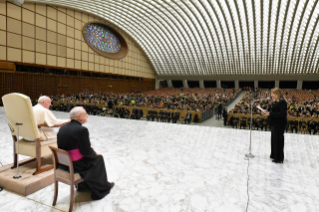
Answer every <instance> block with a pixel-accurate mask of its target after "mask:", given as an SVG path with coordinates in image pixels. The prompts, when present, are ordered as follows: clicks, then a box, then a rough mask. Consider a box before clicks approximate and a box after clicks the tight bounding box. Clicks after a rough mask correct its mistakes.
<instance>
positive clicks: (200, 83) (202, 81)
mask: <svg viewBox="0 0 319 212" xmlns="http://www.w3.org/2000/svg"><path fill="white" fill-rule="evenodd" d="M199 87H200V88H205V85H204V80H199Z"/></svg>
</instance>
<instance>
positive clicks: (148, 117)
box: [146, 110, 153, 121]
mask: <svg viewBox="0 0 319 212" xmlns="http://www.w3.org/2000/svg"><path fill="white" fill-rule="evenodd" d="M152 113H153V111H152V110H149V111H147V115H146V120H147V121H149V120H151V117H152Z"/></svg>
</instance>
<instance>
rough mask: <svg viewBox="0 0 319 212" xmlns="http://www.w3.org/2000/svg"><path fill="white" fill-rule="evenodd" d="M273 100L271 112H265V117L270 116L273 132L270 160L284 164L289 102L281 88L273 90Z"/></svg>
mask: <svg viewBox="0 0 319 212" xmlns="http://www.w3.org/2000/svg"><path fill="white" fill-rule="evenodd" d="M271 98H272V100H273V101H274V103H273V105H272V107H271V110H270V112H269V111H265V112H264V115H265V116H269V119H270V120H269V121H270V130H271V153H270V158H272V159H273V160H272V162H274V163H283V162H284V132H285V129H286V125H287V102H286V100H285V99H284V96H283V92H282V91H281V90H280V89H279V88H273V89H272V90H271Z"/></svg>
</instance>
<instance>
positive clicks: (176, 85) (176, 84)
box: [172, 80, 184, 88]
mask: <svg viewBox="0 0 319 212" xmlns="http://www.w3.org/2000/svg"><path fill="white" fill-rule="evenodd" d="M172 84H173V87H174V88H182V87H184V86H183V81H182V80H172Z"/></svg>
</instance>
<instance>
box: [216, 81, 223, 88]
mask: <svg viewBox="0 0 319 212" xmlns="http://www.w3.org/2000/svg"><path fill="white" fill-rule="evenodd" d="M216 84H217V88H222V85H221V81H220V80H216Z"/></svg>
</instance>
